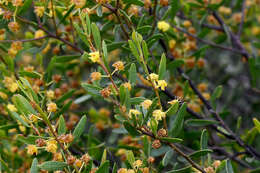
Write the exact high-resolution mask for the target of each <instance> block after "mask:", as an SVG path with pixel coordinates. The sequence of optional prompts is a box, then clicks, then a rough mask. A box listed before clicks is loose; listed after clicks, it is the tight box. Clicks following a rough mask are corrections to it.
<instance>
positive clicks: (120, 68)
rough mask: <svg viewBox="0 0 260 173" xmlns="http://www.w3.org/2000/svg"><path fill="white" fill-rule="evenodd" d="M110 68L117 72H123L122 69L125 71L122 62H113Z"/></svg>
mask: <svg viewBox="0 0 260 173" xmlns="http://www.w3.org/2000/svg"><path fill="white" fill-rule="evenodd" d="M112 66H113V67H115V69H116V70H117V71H121V70H124V69H125V67H124V63H123V62H122V61H117V62H115V63H114V64H113V65H112Z"/></svg>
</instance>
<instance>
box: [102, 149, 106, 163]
mask: <svg viewBox="0 0 260 173" xmlns="http://www.w3.org/2000/svg"><path fill="white" fill-rule="evenodd" d="M106 160H107V150H106V149H104V152H103V155H102V159H101V164H102V163H104V162H105V161H106Z"/></svg>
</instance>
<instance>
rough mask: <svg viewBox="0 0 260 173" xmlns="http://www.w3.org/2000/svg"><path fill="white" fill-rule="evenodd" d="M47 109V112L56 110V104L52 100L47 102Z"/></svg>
mask: <svg viewBox="0 0 260 173" xmlns="http://www.w3.org/2000/svg"><path fill="white" fill-rule="evenodd" d="M47 111H48V112H56V111H57V105H56V103H54V102H51V103H48V104H47Z"/></svg>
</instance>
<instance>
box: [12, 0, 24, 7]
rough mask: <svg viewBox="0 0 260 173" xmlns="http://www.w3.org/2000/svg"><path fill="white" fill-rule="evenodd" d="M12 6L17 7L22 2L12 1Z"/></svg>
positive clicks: (18, 0)
mask: <svg viewBox="0 0 260 173" xmlns="http://www.w3.org/2000/svg"><path fill="white" fill-rule="evenodd" d="M12 3H13V6H15V7H18V6H22V5H23V0H13V1H12Z"/></svg>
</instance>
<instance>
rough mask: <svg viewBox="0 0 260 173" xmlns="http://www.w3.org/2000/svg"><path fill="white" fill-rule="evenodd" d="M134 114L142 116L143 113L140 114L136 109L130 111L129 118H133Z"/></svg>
mask: <svg viewBox="0 0 260 173" xmlns="http://www.w3.org/2000/svg"><path fill="white" fill-rule="evenodd" d="M132 114H134V115H135V116H136V115H140V114H141V112H139V111H138V110H136V109H130V110H129V114H128V116H129V117H132Z"/></svg>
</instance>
